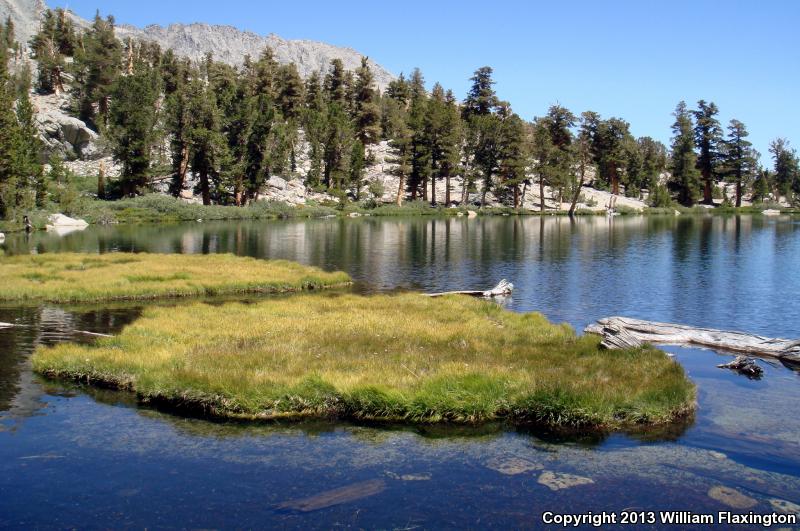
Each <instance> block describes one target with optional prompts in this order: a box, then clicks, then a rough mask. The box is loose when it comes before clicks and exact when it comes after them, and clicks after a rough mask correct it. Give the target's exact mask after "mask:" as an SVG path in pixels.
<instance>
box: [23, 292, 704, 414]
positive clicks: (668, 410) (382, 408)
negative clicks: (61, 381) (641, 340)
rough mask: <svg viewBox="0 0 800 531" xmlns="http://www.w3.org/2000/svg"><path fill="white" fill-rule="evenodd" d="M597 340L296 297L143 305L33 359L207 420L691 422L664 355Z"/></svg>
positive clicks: (406, 304) (490, 312)
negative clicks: (129, 319) (119, 325)
mask: <svg viewBox="0 0 800 531" xmlns="http://www.w3.org/2000/svg"><path fill="white" fill-rule="evenodd" d="M198 323H202V325H199V326H198ZM598 341H599V340H598V339H597V338H596V337H593V336H576V335H575V333H574V331H573V330H572V329H571V328H570V327H569V326H566V325H554V324H551V323H549V322H548V321H547V319H545V318H544V317H543V316H542V315H540V314H535V313H533V314H517V313H512V312H509V311H506V310H503V309H502V308H500V307H499V306H497V305H496V304H493V303H491V302H486V301H481V300H475V299H471V298H468V297H459V296H453V297H445V298H439V299H431V298H427V297H422V296H420V295H418V294H403V295H393V296H389V295H380V296H369V297H364V296H357V295H352V294H335V295H330V294H327V295H323V294H320V295H311V294H303V295H294V296H291V297H284V298H280V299H275V300H265V301H260V302H258V303H255V304H238V303H230V304H225V305H222V306H215V307H211V306H208V305H202V304H192V305H186V306H181V307H178V308H149V309H147V310H146V311H145V312H144V315H143V317H142V318H141V319H140V320H138V321H136V322H135V323H133V324H132V325H130V326H129V327H127V328H126V329H124V331H123V333H122V334H120V335H119V336H118V337H115V338H110V339H102V340H100V341H98V343H97V344H95V345H89V346H87V345H74V344H62V345H58V346H55V347H51V348H40V349H39V350H37V352H36V353H35V355H34V358H33V362H34V366H35V369H36V370H37V371H38V372H40V373H43V374H46V375H48V376H51V377H62V378H69V379H75V380H80V381H88V382H94V383H100V384H103V385H111V386H114V387H119V388H123V389H129V390H133V391H135V392H137V393H138V394H139V396H140V398H141V399H142V400H144V401H157V402H159V403H165V402H166V403H170V404H173V405H177V406H185V405H188V406H192V407H199V408H202V409H203V410H204V411H205V412H207V413H210V414H212V415H215V416H220V417H238V418H250V419H258V418H263V419H268V418H280V417H329V416H333V417H340V418H360V419H381V420H393V421H395V420H401V421H411V422H432V421H455V422H481V421H489V420H498V419H507V420H511V421H513V422H536V423H544V424H550V425H568V426H600V427H611V428H616V427H622V426H626V425H632V424H656V423H665V422H669V421H671V420H675V419H677V418H679V417H682V416H684V415H686V414H688V413H689V412H691V410H692V409H693V407H694V387H693V385H692V384H691V382H690V381H689V380H688V379H687V377H686V375H685V373H684V371H683V369H682V368H681V366H680V365H679V364H678V363H676V362H675V361H673V360H671V359H670V358H669V357H668V356H667V355H666V354H665V353H663V352H661V351H659V350H656V349H654V348H643V349H638V350H631V351H621V352H620V351H613V352H611V351H604V350H601V349H600V347H599V344H598Z"/></svg>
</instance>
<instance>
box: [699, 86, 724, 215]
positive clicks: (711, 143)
mask: <svg viewBox="0 0 800 531" xmlns="http://www.w3.org/2000/svg"><path fill="white" fill-rule="evenodd" d="M718 112H719V109H717V106H716V105H714V103H713V102H711V103H707V102H706V101H705V100H700V101H698V102H697V110H696V111H694V112H693V114H694V118H695V126H694V137H695V144H696V146H697V148H698V150H699V152H700V153H699V155H698V157H697V169H698V170H700V175H701V176H702V178H703V202H704V203H705V204H707V205H711V204H713V203H714V200H713V198H712V190H713V187H714V180H715V178H716V174H717V167H718V165H719V163H720V160H721V157H722V154H721V150H722V146H723V140H722V127H721V126H720V124H719V120H717V118H716V116H717V113H718Z"/></svg>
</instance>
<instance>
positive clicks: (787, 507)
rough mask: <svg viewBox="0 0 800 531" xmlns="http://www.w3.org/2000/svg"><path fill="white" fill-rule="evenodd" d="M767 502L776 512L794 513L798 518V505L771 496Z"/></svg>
mask: <svg viewBox="0 0 800 531" xmlns="http://www.w3.org/2000/svg"><path fill="white" fill-rule="evenodd" d="M769 504H770V505H772V508H773V509H775V511H776V512H779V513H783V514H796V515H797V517H798V518H800V505H797V504H796V503H792V502H790V501H786V500H781V499H779V498H772V499H770V500H769Z"/></svg>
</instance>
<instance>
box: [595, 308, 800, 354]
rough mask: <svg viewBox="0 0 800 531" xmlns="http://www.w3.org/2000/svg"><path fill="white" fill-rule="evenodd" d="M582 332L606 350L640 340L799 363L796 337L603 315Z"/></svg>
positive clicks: (639, 343)
mask: <svg viewBox="0 0 800 531" xmlns="http://www.w3.org/2000/svg"><path fill="white" fill-rule="evenodd" d="M585 332H586V333H589V334H597V335H599V336H602V337H603V341H602V342H601V343H600V344H601V345H602V346H603V347H605V348H608V349H621V348H631V347H639V346H641V345H643V344H644V343H655V344H662V345H678V346H699V347H707V348H712V349H718V350H724V351H729V352H734V353H741V354H751V355H755V356H768V357H772V358H777V359H779V360H782V361H787V362H790V363H795V364H800V340H791V339H778V338H770V337H762V336H757V335H754V334H747V333H744V332H730V331H725V330H714V329H712V328H696V327H693V326H686V325H679V324H670V323H657V322H654V321H642V320H640V319H631V318H628V317H606V318H605V319H600V320H598V321H597V323H596V324H592V325H589V326H588V327H587V328H586V330H585Z"/></svg>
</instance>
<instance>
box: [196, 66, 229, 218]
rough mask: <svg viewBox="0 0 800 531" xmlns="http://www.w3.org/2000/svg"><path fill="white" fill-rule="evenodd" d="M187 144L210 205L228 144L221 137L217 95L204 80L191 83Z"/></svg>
mask: <svg viewBox="0 0 800 531" xmlns="http://www.w3.org/2000/svg"><path fill="white" fill-rule="evenodd" d="M187 104H188V116H189V124H188V130H187V142H188V145H189V165H190V167H191V169H192V173H194V175H195V177H197V178H198V179H199V181H200V182H199V185H200V193H201V195H202V197H203V204H204V205H209V204H211V192H212V190H211V185H212V180H216V179H217V178H218V176H219V172H220V168H221V165H222V162H223V160H224V158H225V156H226V149H225V148H226V143H225V139H224V138H223V136H222V134H221V133H220V111H219V108H218V107H217V102H216V98H215V96H214V92H213V91H212V90H210V89H209V88H208V87H207V86H206V84H205V83H204V82H203V80H202V79H195V80H192V82H191V83H190V85H189V87H188V101H187Z"/></svg>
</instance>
